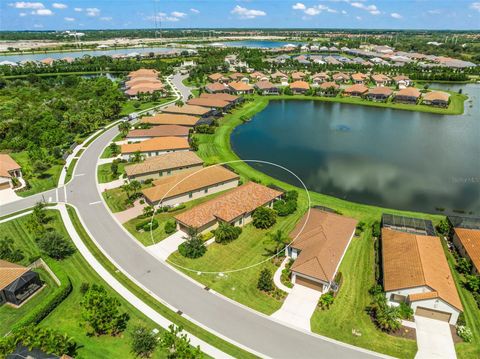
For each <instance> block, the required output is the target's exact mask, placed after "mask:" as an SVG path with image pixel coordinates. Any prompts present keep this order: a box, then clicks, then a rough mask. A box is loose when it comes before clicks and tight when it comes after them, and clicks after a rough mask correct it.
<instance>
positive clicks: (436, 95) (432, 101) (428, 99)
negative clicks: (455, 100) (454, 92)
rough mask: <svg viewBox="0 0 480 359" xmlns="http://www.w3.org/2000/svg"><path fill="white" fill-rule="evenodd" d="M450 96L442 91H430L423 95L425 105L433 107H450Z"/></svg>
mask: <svg viewBox="0 0 480 359" xmlns="http://www.w3.org/2000/svg"><path fill="white" fill-rule="evenodd" d="M449 101H450V94H449V93H446V92H441V91H430V92H427V93H426V94H424V95H423V103H424V104H426V105H431V106H440V107H448V104H449Z"/></svg>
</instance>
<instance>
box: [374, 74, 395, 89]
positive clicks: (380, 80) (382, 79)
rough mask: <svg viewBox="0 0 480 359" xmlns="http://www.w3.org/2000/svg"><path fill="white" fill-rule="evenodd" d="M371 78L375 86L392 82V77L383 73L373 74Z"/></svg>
mask: <svg viewBox="0 0 480 359" xmlns="http://www.w3.org/2000/svg"><path fill="white" fill-rule="evenodd" d="M372 80H373V82H375V84H376V85H377V86H387V85H388V84H390V82H392V79H391V78H390V77H388V76H387V75H384V74H375V75H372Z"/></svg>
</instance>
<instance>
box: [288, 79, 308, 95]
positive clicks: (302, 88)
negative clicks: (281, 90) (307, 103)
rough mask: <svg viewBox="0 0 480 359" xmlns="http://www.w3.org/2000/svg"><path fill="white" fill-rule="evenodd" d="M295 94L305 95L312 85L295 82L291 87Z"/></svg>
mask: <svg viewBox="0 0 480 359" xmlns="http://www.w3.org/2000/svg"><path fill="white" fill-rule="evenodd" d="M289 87H290V89H291V90H292V92H293V93H294V94H304V93H305V92H307V91H308V90H310V85H309V84H308V82H305V81H295V82H292V83H291V84H290V85H289Z"/></svg>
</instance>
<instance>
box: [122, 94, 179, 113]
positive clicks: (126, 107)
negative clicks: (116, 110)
mask: <svg viewBox="0 0 480 359" xmlns="http://www.w3.org/2000/svg"><path fill="white" fill-rule="evenodd" d="M171 100H173V97H165V98H162V99H160V100H158V101H146V102H140V101H138V100H131V101H127V102H125V103H123V104H122V110H121V111H120V116H127V115H129V114H131V113H132V112H139V111H142V110H146V109H148V108H151V107H156V106H160V105H162V104H164V103H166V102H168V101H171Z"/></svg>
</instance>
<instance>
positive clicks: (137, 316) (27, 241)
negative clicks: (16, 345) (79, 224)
mask: <svg viewBox="0 0 480 359" xmlns="http://www.w3.org/2000/svg"><path fill="white" fill-rule="evenodd" d="M48 214H49V216H50V218H51V219H50V222H49V226H50V227H52V228H56V229H57V230H58V231H60V232H61V233H62V234H63V235H64V236H65V237H66V238H68V234H67V232H66V229H65V227H64V226H63V222H62V221H61V218H60V214H59V212H58V211H56V210H49V211H48ZM28 219H29V216H28V215H27V216H25V217H21V218H17V219H14V220H12V221H9V222H6V223H2V224H0V231H1V232H2V233H4V234H6V235H8V236H10V237H11V238H13V239H14V240H15V244H16V246H18V247H19V248H21V249H22V250H23V251H24V252H25V254H26V259H25V260H24V261H23V262H22V264H27V263H28V262H29V260H28V257H30V256H32V255H39V254H40V251H39V249H38V247H37V246H36V243H35V240H34V236H33V234H32V233H31V231H30V230H29V226H28ZM42 258H43V259H44V260H45V262H47V263H48V265H49V266H50V268H51V269H52V270H53V271H54V272H55V274H56V275H57V276H58V277H59V279H60V280H61V281H62V285H63V282H64V281H66V279H67V276H68V277H69V278H70V279H71V281H72V285H73V291H72V293H70V295H69V296H68V297H67V298H66V299H65V300H64V301H63V302H62V303H60V305H59V306H58V307H57V308H56V309H55V310H54V311H53V312H52V313H50V315H49V316H48V317H47V318H45V319H44V320H43V321H42V322H41V323H40V325H41V326H45V327H51V328H54V329H57V330H59V331H61V332H65V333H67V334H68V335H69V336H72V337H73V338H74V339H75V341H76V342H77V343H78V344H80V349H79V351H78V357H82V358H120V357H121V358H133V356H132V355H131V354H130V342H129V341H130V336H129V334H128V333H129V331H130V330H131V329H132V328H133V327H134V326H135V325H139V324H142V325H146V326H148V327H150V328H155V327H158V326H157V325H155V323H153V322H152V321H151V320H150V319H148V318H147V317H145V316H144V315H143V314H141V313H140V312H138V311H137V310H136V309H135V308H133V307H132V306H131V305H130V304H129V303H128V302H126V301H125V300H123V298H121V297H120V296H118V295H117V294H116V293H115V292H114V291H113V290H111V289H110V287H109V286H108V284H107V283H105V282H103V280H102V279H101V278H100V277H99V276H98V275H97V274H96V272H95V271H94V270H93V269H92V268H91V267H90V266H89V265H88V264H87V263H86V262H85V260H84V258H83V257H82V256H81V255H80V253H78V252H76V253H75V254H74V255H73V256H71V257H70V258H68V259H65V260H62V261H55V260H53V259H50V258H48V257H47V256H42ZM45 278H46V274H44V272H42V279H45ZM47 283H48V286H47V287H46V288H45V289H44V290H43V291H42V292H40V293H38V297H34V298H32V300H31V301H30V302H27V303H26V304H25V305H24V307H22V308H20V309H12V308H8V307H7V306H2V307H0V321H1V323H2V325H1V328H0V331H1V332H2V333H4V332H6V331H8V330H9V328H11V325H13V324H14V323H15V322H17V321H18V320H19V319H21V318H22V316H23V315H24V314H25V313H27V312H29V311H31V310H33V308H34V307H36V306H37V305H39V304H41V302H42V300H43V301H44V299H45V298H46V296H48V295H50V293H49V288H52V287H53V286H54V285H55V284H54V283H52V280H51V279H50V280H48V282H47ZM82 283H90V284H94V283H96V284H102V285H104V286H105V287H106V288H107V290H108V291H109V293H110V295H113V296H115V297H117V299H118V300H119V301H120V302H121V304H122V310H123V311H126V312H128V313H129V314H130V321H129V323H128V328H127V330H126V332H125V333H124V334H122V335H120V336H118V337H109V336H101V337H90V336H87V335H86V332H85V330H84V328H83V326H82V325H81V321H82V318H81V310H80V300H81V298H82V294H81V293H80V285H81V284H82ZM50 291H51V292H53V291H52V290H51V289H50ZM12 311H16V312H15V315H12ZM6 317H7V319H5V318H6ZM4 323H7V324H8V325H4ZM158 328H159V327H158ZM159 329H160V328H159ZM164 357H165V353H164V352H161V350H160V349H159V350H157V351H156V353H155V355H154V358H164Z"/></svg>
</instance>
